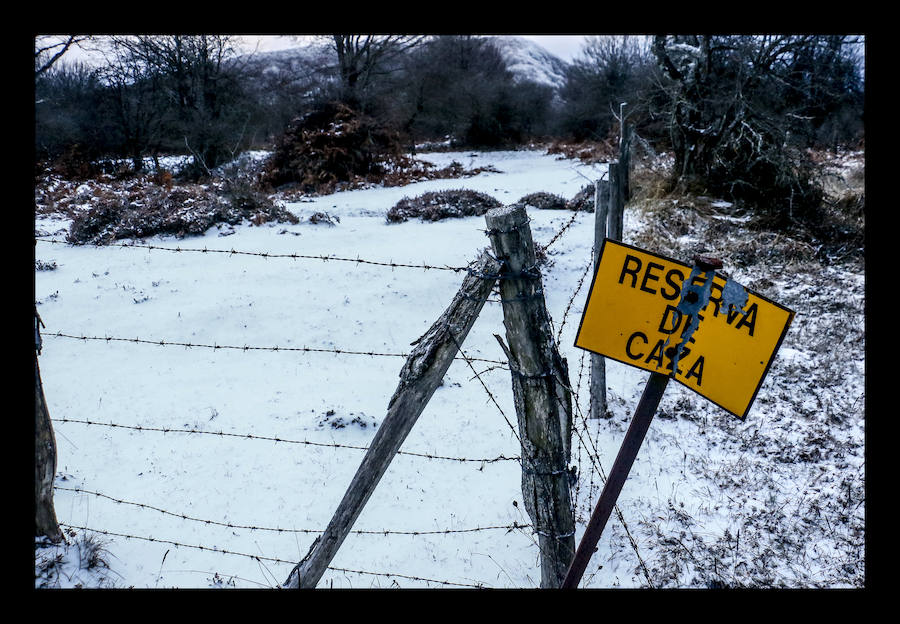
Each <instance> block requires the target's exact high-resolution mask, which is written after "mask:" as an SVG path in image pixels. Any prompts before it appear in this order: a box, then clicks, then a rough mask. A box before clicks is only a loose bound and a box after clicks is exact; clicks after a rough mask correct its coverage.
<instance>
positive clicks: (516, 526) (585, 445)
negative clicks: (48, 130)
mask: <svg viewBox="0 0 900 624" xmlns="http://www.w3.org/2000/svg"><path fill="white" fill-rule="evenodd" d="M578 214H579V213H578V212H574V213H573V215H572V217H571V218H570V219H569V220H568V221H567V222H566V223H565V224H564V225H563V226H562V227H561V228H560V229H559V230H558V231H557V232H556V233H555V234H554V235H553V236H552V237H551V238H550V240H549V241H548V243H547V244H546V245H543V246H541V247H542V248H543V250H544V251H546V250H547V249H549V248H550V247H551V246H552V245H554V244H555V243H557V242H558V241H559V240H560V239H561V237H562V236H563V235H564V234H565V233H566V232H567V231H568V230H569V229H570V228H571V227H572V225H573V224H574V223H575V222H576V219H577V217H578ZM35 240H36V241H37V242H42V243H47V244H64V245H70V243H68V242H67V241H61V240H57V239H53V238H46V237H36V238H35ZM98 246H99V245H98ZM105 246H115V247H123V248H133V249H147V250H153V251H163V252H170V253H200V254H223V255H228V256H254V257H260V258H264V259H290V260H317V261H322V262H343V263H353V264H356V265H368V266H377V267H382V268H387V269H391V270H395V269H419V270H425V271H428V270H436V271H452V272H464V271H465V272H469V274H472V272H471V269H470V267H469V266H465V267H463V266H447V265H437V264H428V263H426V262H422V263H419V264H414V263H409V262H394V261H393V260H388V261H384V260H371V259H364V258H360V257H356V258H352V257H348V256H335V255H309V254H297V253H290V254H284V253H269V252H254V251H240V250H235V249H228V250H225V249H209V248H205V247H204V248H196V247H181V246H176V247H168V246H159V245H147V244H136V243H108V244H106V245H105ZM592 256H593V254H591V259H590V262H589V263H588V264H587V266H586V267H585V269H584V270H583V272H582V273H581V276H580V278H579V280H578V283H577V286H576V288H575V290H574V291H573V292H572V294H571V296H570V298H569V300H568V304H567V306H566V308H565V311H564V313H563V316H562V320H561V323H560V325H559V327H558V328H557V342H558V341H559V339H560V337H561V335H562V331H563V327H564V326H565V324H566V320H567V318H568V316H569V313H570V310H571V309H572V307H573V304H574V301H575V299H576V297H577V296H578V294H579V293H580V292H581V290H582V287H583V283H584V280H585V278H586V276H587V274H588V272H589V270H590V267H591V266H592V265H593V257H592ZM536 269H537V267H535V272H536ZM481 277H484V278H490V279H496V278H497V277H498V276H481ZM488 301H490V302H494V303H502V301H501V300H499V299H490V298H489V299H488ZM551 322H552V321H551ZM43 336H44V337H54V338H64V339H71V340H79V341H82V342H87V341H99V342H106V343H113V342H117V343H118V342H122V343H133V344H141V345H153V346H159V347H182V348H185V349H194V348H197V349H212V350H230V351H240V352H249V351H267V352H304V353H331V354H335V355H353V356H369V357H394V358H407V357H409V354H408V353H403V352H377V351H359V350H351V349H340V348H321V347H308V346H250V345H229V344H215V343H214V344H207V343H199V342H196V343H195V342H184V341H179V340H169V339H161V340H156V339H148V338H140V337H136V338H125V337H118V336H88V335H77V334H73V333H67V332H63V331H57V332H53V333H46V334H43ZM457 347H458V352H459V355H458V356H457V358H456V359H458V360H463V361H465V362H466V364H467V366H468V367H469V368H470V369H471V371H472V373H473V374H474V376H473V377H472V380H477V381H478V382H479V384H480V386H481V388H482V389H483V390H484V392H485V393H486V395H487V397H488V400H489V401H490V402H491V403H493V405H494V406H495V407H496V408H497V410H498V411H499V413H500V414H501V415H502V417H503V419H504V420H505V421H506V424H507V425H508V427H509V428H510V430H511V432H512V434H513V435H514V436H515V437H516V439H518V432H517V428H516V426H515V425H514V424H513V423H512V422H510V420H509V418H508V417H507V415H506V413H505V412H504V410H503V409H502V407H501V406H500V404H499V402H498V401H497V399H496V396H495V395H494V393H493V392H492V391H491V390H490V389H489V387H488V385H487V384H486V382H485V380H484V379H483V375H484V373H485V372H488V371H490V370H492V369H494V368H502V369H505V370H509V364H508V362H505V361H501V360H494V359H487V358H479V357H471V356H468V355H467V354H466V352H465V351H464V350H463V349H462V345H459V344H458V343H457ZM475 362H480V363H484V364H490V365H491V367H490V368H488V369H487V370H485V371H481V372H479V371H477V370H476V369H475V366H474V363H475ZM583 362H584V359H583V354H582V366H581V370H579V376H578V383H577V384H576V387H575V389H574V390H572V395H573V402H574V404H575V407H576V410H577V413H578V414H579V415H580V416H581V424H580V426H575V427H573V431H574V432H575V434H576V436H577V437H578V441H579V449H580V451H579V452H583V453H585V454H586V455H587V457H588V459H589V462H590V466H591V479H592V480H593V474H594V472H595V471H596V472H597V474H598V475H599V476H600V478H601V479H602V481H605V479H606V476H605V473H604V471H603V468H602V465H601V464H600V458H599V452H598V451H597V448H596V445H594V444H593V443H592V441H591V440H590V437H589V436H587V435H586V434H587V432H588V423H587V419H586V418H585V417H584V415H583V413H582V411H581V407H580V404H579V396H578V393H579V390H580V386H581V377H582V370H583ZM470 381H471V380H470ZM53 422H54V423H73V424H82V425H85V426H97V427H107V428H113V429H127V430H131V431H138V432H148V433H158V434H182V435H198V436H219V437H228V438H235V439H241V440H248V441H267V442H275V443H284V444H295V445H305V446H317V447H330V448H334V449H350V450H359V451H365V450H368V447H365V446H355V445H347V444H337V443H323V442H314V441H309V440H292V439H286V438H281V437H278V436H264V435H257V434H249V433H226V432H223V431H218V432H213V431H204V430H200V429H196V428H169V427H147V426H140V425H125V424H121V423H112V422H99V421H92V420H86V419H75V418H54V419H53ZM576 423H577V419H576ZM398 454H400V455H406V456H411V457H417V458H421V459H429V460H443V461H452V462H459V463H463V462H467V463H468V462H471V463H479V464H481V465H485V464H492V463H496V462H503V461H516V462H519V463H521V462H522V458H521V457H518V456H512V457H507V456H505V455H502V454H501V455H498V456H496V457H489V458H472V457H451V456H442V455H436V454H430V453H417V452H411V451H398ZM592 486H593V481H592ZM55 489H56V490H59V491H69V492H73V493H76V494H79V495H89V496H93V497H97V498H102V499H105V500H109V501H111V502H114V503H116V504H119V505H126V506H133V507H135V508H139V509H145V510H150V511H154V512H157V513H160V514H163V515H166V516H170V517H175V518H180V519H181V520H185V521H191V522H196V523H202V524H204V525H208V526H220V527H227V528H231V529H245V530H251V531H269V532H277V533H304V534H318V533H321V530H320V529H309V528H306V529H295V528H291V529H287V528H283V527H267V526H257V525H241V524H234V523H228V522H222V521H217V520H213V519H204V518H198V517H193V516H190V515H188V514H185V513H181V512H177V511H171V510H167V509H163V508H160V507H156V506H153V505H149V504H146V503H140V502H136V501H128V500H124V499H120V498H117V497H114V496H111V495H109V494H105V493H102V492H97V491H93V490H88V489H84V488H77V487H76V488H68V487H64V486H55ZM616 512H617V514H618V517H619V519H620V521H621V522H622V523H623V525H624V526H625V529H626V532H627V533H628V538H629V540H630V544H631V547H632V549H633V550H634V551H635V553H636V555H637V557H638V561H639V562H640V566H641V567H642V568H643V570H644V573H645V575H646V576H647V580H648V582H649V574H647V572H646V567H645V566H644V563H643V560H642V559H641V557H640V553H639V551H638V547H637V544H636V542H635V541H634V539H633V537H632V536H631V534H630V532H628V527H627V524H626V523H625V519H624V517H623V516H622V514H621V511H620V510H619V509H618V507H616ZM60 525H61V526H65V527H68V528H70V529H78V530H82V531H91V532H95V533H99V534H103V535H108V536H113V537H121V538H125V539H134V540H144V541H148V542H156V543H161V544H168V545H172V546H176V547H183V548H191V549H198V550H203V551H210V552H218V553H222V554H228V555H237V556H242V557H249V558H251V559H254V560H257V561H269V562H275V563H284V564H291V565H294V564H295V563H296V562H295V561H287V560H283V559H278V558H275V557H267V556H263V555H256V554H250V553H243V552H238V551H233V550H227V549H222V548H218V547H212V546H204V545H199V544H186V543H182V542H178V541H173V540H166V539H161V538H155V537H151V536H138V535H131V534H126V533H117V532H112V531H107V530H104V529H99V528H91V527H85V526H75V525H69V524H63V523H60ZM527 529H532V530H533V527H532V526H531V525H530V524H520V523H513V524H508V525H491V526H479V527H471V528H464V529H436V530H428V531H425V530H396V529H381V530H359V529H357V530H352V531H351V533H355V534H367V535H379V536H395V535H407V536H422V535H450V534H460V533H475V532H482V531H500V530H502V531H506V532H507V533H509V532H512V531H525V530H527ZM329 569H330V570H332V571H335V572H342V573H353V574H360V575H371V576H378V577H387V578H394V579H406V580H414V581H419V582H425V583H428V584H431V583H433V584H436V585H444V586H460V587H475V588H483V587H486V585H484V584H482V583H476V584H471V583H460V582H454V581H446V580H439V579H433V578H425V577H419V576H413V575H405V574H399V573H387V572H371V571H365V570H351V569H346V568H337V567H331V566H329Z"/></svg>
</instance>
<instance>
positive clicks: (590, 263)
mask: <svg viewBox="0 0 900 624" xmlns="http://www.w3.org/2000/svg"><path fill="white" fill-rule="evenodd" d="M593 256H594V254H593V252H591V259H590V260H589V261H588V263H587V265H586V266H585V267H584V271H582V273H581V277H580V278H579V279H578V285H577V286H576V287H575V292H573V293H572V296H571V297H569V303H568V305H566V310H565V312H563V318H562V322H561V323H560V325H559V328H558V329H557V330H556V343H557V344H559V342H560V340H562V331H563V327H565V326H566V319H567V318H568V316H569V310H571V309H572V304H573V303H574V302H575V297H577V296H578V293H579V292H581V287H582V286H583V285H584V278H585V277H587V274H588V271H589V270H590V268H591V267H592V266H593V265H594V258H593Z"/></svg>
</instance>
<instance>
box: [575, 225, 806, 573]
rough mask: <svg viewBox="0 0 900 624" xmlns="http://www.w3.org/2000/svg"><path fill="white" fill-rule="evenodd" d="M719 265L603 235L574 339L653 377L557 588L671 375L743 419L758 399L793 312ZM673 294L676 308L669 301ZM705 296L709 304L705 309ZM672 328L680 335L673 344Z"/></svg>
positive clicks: (596, 528) (589, 550)
mask: <svg viewBox="0 0 900 624" xmlns="http://www.w3.org/2000/svg"><path fill="white" fill-rule="evenodd" d="M607 251H610V253H604V252H607ZM604 257H605V259H606V261H605V262H604ZM642 267H643V268H642ZM720 268H722V262H721V261H720V260H718V259H717V258H711V257H704V256H696V257H695V258H694V265H693V266H692V267H688V265H685V264H683V263H681V262H678V261H676V260H672V259H670V258H665V257H663V256H658V255H655V254H650V253H649V252H646V251H643V250H640V249H637V248H635V247H631V246H628V245H624V244H623V243H619V242H616V241H612V240H610V239H606V240H604V242H603V249H602V250H601V258H600V262H599V263H598V267H597V271H596V273H595V275H594V282H593V283H592V286H591V293H590V294H589V295H588V301H587V303H586V304H585V311H584V315H583V317H582V321H581V326H580V327H579V329H578V336H577V338H576V339H575V346H576V347H579V348H582V349H586V350H588V351H592V352H595V353H600V354H601V355H604V356H606V357H611V358H613V359H616V360H619V361H621V362H624V363H626V364H630V365H632V366H637V367H639V368H642V369H645V370H649V371H650V378H649V380H648V381H647V385H646V386H645V387H644V392H643V394H642V395H641V398H640V401H639V402H638V405H637V408H636V409H635V412H634V416H633V417H632V420H631V424H630V425H629V427H628V431H627V432H626V433H625V439H624V440H623V441H622V446H621V448H620V449H619V453H618V455H617V456H616V459H615V462H614V463H613V466H612V468H611V469H610V472H609V476H608V477H607V480H606V484H605V485H604V487H603V491H602V492H601V494H600V499H599V500H598V501H597V505H596V506H595V507H594V511H593V513H592V514H591V518H590V520H589V521H588V525H587V528H586V530H585V533H584V535H583V536H582V538H581V542H580V543H579V545H578V549H577V550H576V552H575V557H574V558H573V560H572V563H571V565H570V566H569V569H568V571H567V573H566V577H565V579H564V580H563V583H562V585H561V586H560V587H561V588H562V589H573V588H575V587H577V586H578V583H579V582H580V581H581V578H582V576H583V575H584V571H585V569H586V568H587V565H588V562H589V561H590V558H591V556H592V555H593V553H594V552H595V550H596V547H597V543H598V542H599V541H600V536H601V535H602V533H603V529H604V528H605V527H606V523H607V521H608V520H609V516H610V514H611V513H612V510H613V508H614V507H615V504H616V500H617V499H618V497H619V494H620V493H621V491H622V486H623V485H624V484H625V480H626V478H627V477H628V473H629V472H630V471H631V466H632V465H633V464H634V460H635V458H636V457H637V453H638V450H639V449H640V447H641V444H642V443H643V441H644V437H645V436H646V434H647V430H648V429H649V427H650V422H651V421H652V420H653V416H654V415H655V413H656V408H657V407H658V406H659V402H660V400H661V399H662V396H663V393H664V392H665V390H666V386H667V385H668V383H669V378H670V377H672V378H674V379H676V380H677V381H679V382H681V383H682V384H683V385H685V386H686V387H688V388H691V389H692V390H694V391H696V392H698V393H699V394H701V395H703V396H705V397H706V398H708V399H710V400H711V401H713V402H714V403H716V404H717V405H719V406H720V407H723V408H724V409H726V410H727V411H729V412H731V413H732V414H734V415H736V416H737V417H738V418H741V419H743V418H745V417H746V415H747V412H748V411H749V409H750V405H751V404H752V402H753V400H754V399H755V398H756V393H757V391H758V390H759V386H760V385H761V384H762V379H763V378H764V377H765V374H766V373H767V372H768V369H769V367H770V366H771V363H772V361H773V360H774V357H775V353H776V352H777V350H778V347H779V346H780V345H781V341H782V339H783V338H784V334H785V333H786V332H787V328H788V326H789V325H790V322H791V320H792V319H793V316H794V313H793V311H791V310H788V309H787V308H785V307H783V306H780V305H778V304H776V303H774V302H772V301H769V300H768V299H765V298H764V297H762V296H761V295H758V294H757V293H752V292H751V291H748V290H746V289H745V288H744V287H743V286H741V285H740V284H737V283H736V282H734V281H732V280H727V281H724V280H723V279H722V278H721V277H720V276H717V275H716V274H715V270H716V269H720ZM716 280H718V281H716ZM723 281H724V283H723ZM679 282H680V283H679ZM667 287H668V289H667ZM601 290H602V291H603V294H602V295H601V296H599V297H598V298H594V299H592V296H591V295H593V294H594V293H595V292H600V291H601ZM714 292H715V296H713V294H714ZM679 295H680V299H679ZM674 299H679V301H678V305H677V306H672V305H671V303H669V301H672V300H674ZM710 304H714V307H713V308H712V309H707V308H708V306H709V305H710ZM660 311H661V316H660ZM701 313H703V314H701ZM704 314H705V316H704ZM660 318H661V319H662V320H659V319H660ZM726 327H727V328H729V329H724V328H726ZM701 328H702V330H703V331H700V330H701ZM723 329H724V332H723ZM679 330H680V332H679ZM742 330H743V331H742ZM676 333H678V336H679V338H680V340H679V341H678V343H677V344H675V345H670V343H671V342H672V337H673V336H674V335H675V334H676ZM723 341H724V342H726V344H725V345H722V344H720V343H721V342H723ZM651 344H653V345H654V346H653V347H650V345H651ZM689 356H690V357H689ZM707 358H709V360H710V361H709V362H707ZM664 359H665V360H668V364H665V363H664ZM679 364H682V367H680V366H679ZM704 375H706V377H705V379H706V385H704ZM729 376H731V378H732V382H731V383H729V381H728V379H729Z"/></svg>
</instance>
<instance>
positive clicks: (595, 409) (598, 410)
mask: <svg viewBox="0 0 900 624" xmlns="http://www.w3.org/2000/svg"><path fill="white" fill-rule="evenodd" d="M608 215H609V181H607V180H597V182H596V184H595V185H594V273H596V272H597V266H598V265H599V264H600V247H601V245H602V244H603V239H604V238H606V228H607V220H608ZM590 400H591V409H590V417H591V418H604V417H605V416H606V415H607V414H608V413H609V412H608V410H607V409H606V358H604V357H603V356H602V355H600V354H599V353H591V384H590Z"/></svg>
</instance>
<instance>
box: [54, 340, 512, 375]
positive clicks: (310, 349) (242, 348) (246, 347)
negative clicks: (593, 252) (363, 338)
mask: <svg viewBox="0 0 900 624" xmlns="http://www.w3.org/2000/svg"><path fill="white" fill-rule="evenodd" d="M41 336H42V337H43V338H47V337H51V338H70V339H72V340H83V341H88V340H92V341H99V342H131V343H135V344H147V345H155V346H158V347H184V348H186V349H193V348H198V349H213V350H219V349H225V350H231V351H272V352H279V351H285V352H303V353H334V354H337V355H368V356H371V357H402V358H408V357H409V354H408V353H384V352H377V351H352V350H349V349H326V348H323V347H283V346H272V347H251V346H249V345H244V346H239V345H220V344H204V343H196V342H179V341H175V340H148V339H145V338H122V337H116V336H85V335H80V336H79V335H75V334H68V333H65V332H60V331H57V332H53V333H44V334H41ZM457 359H462V358H457ZM470 359H471V360H472V361H473V362H485V363H488V364H494V365H497V366H500V367H504V366H506V362H503V361H501V360H491V359H486V358H477V357H476V358H470Z"/></svg>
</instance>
